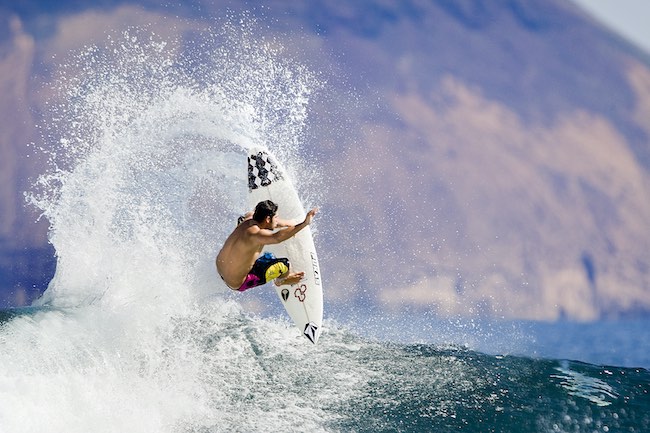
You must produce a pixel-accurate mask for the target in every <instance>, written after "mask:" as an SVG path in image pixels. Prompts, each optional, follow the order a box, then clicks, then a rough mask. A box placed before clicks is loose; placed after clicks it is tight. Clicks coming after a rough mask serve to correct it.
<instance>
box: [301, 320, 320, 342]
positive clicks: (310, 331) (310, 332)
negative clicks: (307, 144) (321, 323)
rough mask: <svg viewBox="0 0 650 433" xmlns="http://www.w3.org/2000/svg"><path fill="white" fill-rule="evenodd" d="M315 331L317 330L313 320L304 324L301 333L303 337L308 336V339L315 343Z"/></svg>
mask: <svg viewBox="0 0 650 433" xmlns="http://www.w3.org/2000/svg"><path fill="white" fill-rule="evenodd" d="M316 331H318V326H316V325H315V324H314V323H313V322H309V323H308V324H306V325H305V330H304V332H303V334H305V337H307V338H309V341H311V342H312V343H314V344H316Z"/></svg>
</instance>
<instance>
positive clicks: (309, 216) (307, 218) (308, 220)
mask: <svg viewBox="0 0 650 433" xmlns="http://www.w3.org/2000/svg"><path fill="white" fill-rule="evenodd" d="M317 212H318V208H317V207H315V208H313V209H312V210H310V211H309V212H307V216H305V221H304V223H305V225H309V224H311V220H312V219H313V218H314V215H316V213H317Z"/></svg>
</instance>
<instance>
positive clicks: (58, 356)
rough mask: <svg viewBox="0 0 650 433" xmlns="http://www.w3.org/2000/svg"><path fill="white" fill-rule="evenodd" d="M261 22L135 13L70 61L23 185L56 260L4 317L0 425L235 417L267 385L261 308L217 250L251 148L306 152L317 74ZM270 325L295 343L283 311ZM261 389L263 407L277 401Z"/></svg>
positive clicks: (236, 208)
mask: <svg viewBox="0 0 650 433" xmlns="http://www.w3.org/2000/svg"><path fill="white" fill-rule="evenodd" d="M249 30H250V24H249V23H246V22H242V26H241V27H240V28H238V27H236V26H233V25H232V24H231V25H228V26H226V30H225V31H224V32H220V33H215V34H207V35H202V37H201V38H200V39H198V40H197V41H194V40H192V39H185V40H182V41H174V40H172V41H169V40H162V39H161V38H159V37H157V36H156V35H155V34H153V33H151V32H150V31H148V30H142V29H133V30H130V31H128V32H125V33H124V34H122V35H119V36H111V37H109V38H108V40H107V42H106V44H105V45H104V46H96V47H95V46H94V47H88V48H86V49H85V50H84V51H83V52H81V53H80V54H79V55H78V56H77V57H76V59H75V60H74V61H72V62H70V63H69V64H66V65H62V66H61V71H62V72H61V73H62V76H61V78H60V79H59V81H58V82H57V83H58V88H57V89H56V90H57V94H58V95H60V99H57V100H54V101H53V102H51V103H50V105H49V109H50V114H51V122H50V123H48V125H47V127H46V128H44V130H45V133H44V138H45V140H46V142H47V144H48V145H49V148H48V149H47V152H49V154H50V169H49V171H48V172H47V173H45V174H44V175H43V176H41V177H40V178H39V180H38V182H37V185H35V188H34V192H32V193H31V194H30V195H29V196H28V198H29V201H30V202H31V203H32V204H34V205H36V206H37V207H39V208H40V209H41V210H42V213H43V216H44V217H45V218H47V219H48V221H49V222H50V231H49V239H50V242H51V243H52V245H53V246H54V248H55V250H56V258H57V268H56V273H55V276H54V278H53V279H52V281H51V282H50V284H49V287H48V289H47V291H46V292H45V294H44V295H43V296H42V298H41V299H39V300H38V301H37V302H36V304H35V306H36V309H34V310H30V311H29V312H28V313H26V314H24V315H19V316H18V317H15V318H14V319H12V320H11V321H9V322H7V323H5V324H4V325H3V327H2V329H1V331H2V334H1V338H0V344H1V345H2V350H0V352H2V353H1V354H0V366H2V374H3V376H2V378H0V399H1V400H2V401H3V405H2V407H0V431H4V430H3V429H5V428H6V429H7V431H12V432H18V431H54V432H55V431H66V432H74V431H96V432H97V431H111V432H113V431H122V432H129V431H133V432H145V431H156V432H165V431H186V429H189V430H192V431H193V430H194V429H196V428H199V427H200V426H206V425H207V426H210V427H211V430H213V431H232V425H233V422H234V421H233V420H234V419H235V418H236V417H238V416H239V409H238V408H239V407H240V406H241V404H242V402H240V401H239V400H240V398H241V399H242V400H243V401H246V400H247V399H249V396H250V395H254V394H255V393H257V392H260V391H259V390H256V389H255V388H256V387H257V385H256V374H257V373H254V372H255V371H256V369H257V367H256V364H257V361H256V358H255V357H256V350H259V348H258V349H253V347H257V346H258V344H257V343H255V342H254V336H252V334H251V332H253V333H254V332H255V331H251V329H250V328H253V329H254V328H256V327H257V326H258V325H257V324H256V323H255V322H251V321H250V319H247V315H246V314H245V313H244V312H242V311H241V308H240V307H239V305H238V304H236V303H235V302H233V301H231V300H228V299H226V298H224V297H223V296H221V294H223V293H226V292H229V290H228V289H227V288H226V287H225V285H224V284H223V283H222V282H221V281H220V280H219V279H218V277H217V274H216V271H215V268H214V257H215V255H216V252H217V250H218V245H219V243H220V242H222V241H223V239H225V237H226V236H227V234H228V233H229V231H230V230H232V227H233V225H234V222H235V221H236V218H237V216H238V215H239V214H240V213H242V212H243V211H245V210H246V209H245V208H244V207H243V206H245V203H246V200H245V193H246V187H247V183H246V178H245V175H246V173H245V161H246V149H247V148H249V147H250V146H252V145H265V146H268V147H270V148H271V149H272V150H273V151H274V152H275V153H276V154H278V155H283V157H284V161H285V164H286V165H287V166H288V167H289V168H290V167H291V166H292V165H296V164H304V163H302V162H301V160H300V157H299V154H298V149H299V145H300V144H301V143H300V141H299V140H300V138H301V137H302V134H303V130H304V128H305V125H306V123H305V122H306V117H307V104H308V100H309V95H310V93H311V92H312V90H313V89H314V87H315V86H318V85H319V83H318V81H317V80H316V79H315V77H314V75H313V74H311V73H310V72H309V71H307V70H306V69H305V68H304V67H303V66H301V65H299V64H297V63H293V62H292V61H290V60H286V59H283V58H282V57H281V53H280V51H279V50H278V48H271V46H270V44H269V43H266V42H263V41H257V40H254V39H252V36H251V35H250V34H249V33H248V31H249ZM197 59H200V61H198V60H197ZM310 171H313V170H310ZM303 180H304V179H303ZM263 327H264V328H269V329H275V333H274V335H273V338H274V339H275V341H276V343H278V344H280V341H282V344H281V346H286V347H291V345H296V344H300V343H299V342H298V341H293V336H294V333H293V331H294V330H293V329H292V327H289V326H286V324H285V323H283V322H281V323H280V324H276V325H275V326H270V327H269V324H265V325H263ZM247 329H248V330H247ZM287 339H288V341H286V340H287ZM242 344H243V345H242ZM283 356H286V355H283ZM294 356H299V353H298V352H296V353H295V354H294ZM296 368H298V369H304V368H307V367H295V368H294V370H295V369H296ZM233 380H234V381H233ZM261 392H262V394H260V396H259V398H256V399H255V400H256V402H255V405H257V404H261V405H262V406H261V407H262V408H261V409H260V411H258V412H257V416H259V414H260V413H265V412H267V411H268V408H269V406H273V405H274V403H273V404H272V403H270V402H269V401H267V402H266V403H265V399H266V400H268V399H269V398H270V399H271V400H273V401H275V397H274V396H272V395H267V392H266V391H261ZM287 392H292V391H290V390H289V391H287ZM238 395H241V397H238ZM285 407H286V404H285ZM291 410H292V411H293V412H294V413H296V414H298V413H300V412H301V411H302V412H305V410H304V408H301V407H295V408H293V409H291ZM308 412H309V413H305V414H303V415H302V416H300V419H302V421H301V423H302V424H305V423H306V424H305V425H308V426H309V425H311V426H312V428H310V430H313V431H318V430H319V426H320V425H321V423H322V420H323V419H324V418H322V413H320V411H317V410H312V409H310V410H309V411H308ZM281 418H282V417H281ZM254 420H255V418H250V420H249V421H248V423H249V424H250V423H253V424H251V425H254V423H256V422H257V421H254ZM293 422H294V421H292V420H291V421H289V425H290V424H291V423H293ZM286 425H287V424H286V421H282V420H279V421H278V425H277V426H276V427H273V428H272V429H275V428H280V429H281V428H282V426H286Z"/></svg>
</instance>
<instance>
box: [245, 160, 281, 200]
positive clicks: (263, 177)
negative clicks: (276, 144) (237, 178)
mask: <svg viewBox="0 0 650 433" xmlns="http://www.w3.org/2000/svg"><path fill="white" fill-rule="evenodd" d="M282 179H284V178H283V176H282V172H280V171H279V170H278V167H277V166H276V165H275V162H274V161H273V160H272V159H271V157H269V155H268V154H267V153H266V152H258V153H257V155H249V157H248V189H249V191H252V190H254V189H257V188H259V187H262V186H269V185H271V183H272V182H275V181H276V180H282Z"/></svg>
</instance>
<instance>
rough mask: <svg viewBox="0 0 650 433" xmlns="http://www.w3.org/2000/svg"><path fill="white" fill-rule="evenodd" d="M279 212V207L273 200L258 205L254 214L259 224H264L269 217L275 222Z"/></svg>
mask: <svg viewBox="0 0 650 433" xmlns="http://www.w3.org/2000/svg"><path fill="white" fill-rule="evenodd" d="M277 211H278V205H277V204H275V203H273V202H272V201H271V200H264V201H261V202H259V203H257V206H255V213H253V219H254V220H255V221H257V222H258V223H263V222H264V221H265V220H266V218H267V217H269V218H271V221H272V220H273V217H274V216H275V213H276V212H277Z"/></svg>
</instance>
